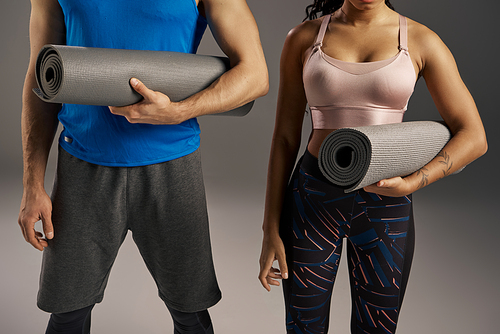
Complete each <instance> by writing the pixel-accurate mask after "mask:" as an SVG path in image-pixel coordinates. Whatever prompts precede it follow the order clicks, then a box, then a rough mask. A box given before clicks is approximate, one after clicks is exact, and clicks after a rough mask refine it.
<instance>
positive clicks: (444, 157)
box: [437, 151, 453, 177]
mask: <svg viewBox="0 0 500 334" xmlns="http://www.w3.org/2000/svg"><path fill="white" fill-rule="evenodd" d="M437 156H438V158H440V159H441V160H439V162H440V163H441V164H443V165H444V167H443V170H442V172H443V177H445V176H448V175H450V174H451V172H450V170H451V168H452V167H453V161H451V158H450V155H449V154H448V153H447V152H446V151H441V152H440V153H439V154H438V155H437Z"/></svg>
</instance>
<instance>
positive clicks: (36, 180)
mask: <svg viewBox="0 0 500 334" xmlns="http://www.w3.org/2000/svg"><path fill="white" fill-rule="evenodd" d="M29 31H30V62H29V66H28V71H27V73H26V78H25V81H24V87H23V106H22V115H21V131H22V140H23V166H24V173H23V185H24V191H23V198H22V202H21V209H20V213H19V220H18V222H19V225H20V226H21V230H22V232H23V235H24V238H25V239H26V241H27V242H29V243H30V244H31V245H33V247H35V248H36V249H38V250H43V247H46V246H47V242H46V241H45V240H44V239H43V238H42V234H41V233H40V232H35V230H34V226H35V223H36V222H37V221H38V220H42V223H43V230H44V232H45V235H46V237H47V238H49V239H51V238H52V237H53V235H54V234H53V228H52V220H51V215H52V203H51V201H50V198H49V196H48V195H47V193H46V192H45V189H44V177H45V168H46V165H47V159H48V156H49V151H50V148H51V145H52V142H53V140H54V135H55V133H56V130H57V124H58V121H57V113H58V111H59V109H60V108H61V106H60V105H57V104H52V103H45V102H42V101H41V100H40V99H39V98H38V97H37V96H36V95H35V94H34V93H33V92H32V89H33V88H35V87H37V85H36V79H35V65H36V58H37V55H38V52H39V51H40V49H41V48H42V46H43V45H44V44H50V43H53V44H65V43H66V38H65V31H66V30H65V25H64V14H63V13H62V10H61V8H60V6H59V3H58V2H57V0H32V1H31V16H30V29H29Z"/></svg>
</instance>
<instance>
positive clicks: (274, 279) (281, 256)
mask: <svg viewBox="0 0 500 334" xmlns="http://www.w3.org/2000/svg"><path fill="white" fill-rule="evenodd" d="M275 260H278V265H279V269H277V268H274V267H273V262H274V261H275ZM259 263H260V273H259V280H260V283H261V284H262V286H263V287H264V288H265V289H266V290H267V291H271V285H275V286H279V285H280V282H279V280H280V279H287V278H288V268H287V265H286V257H285V247H284V246H283V241H281V238H280V237H279V235H277V234H275V235H272V236H269V235H264V240H263V241H262V251H261V253H260V260H259Z"/></svg>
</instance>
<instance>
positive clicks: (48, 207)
mask: <svg viewBox="0 0 500 334" xmlns="http://www.w3.org/2000/svg"><path fill="white" fill-rule="evenodd" d="M39 220H41V221H42V225H43V232H44V234H45V238H44V237H43V234H42V233H41V232H39V231H36V230H35V223H36V222H37V221H39ZM18 222H19V226H21V230H22V232H23V236H24V239H25V240H26V241H27V242H29V243H30V244H31V245H32V246H33V247H35V248H36V249H38V250H40V251H43V248H44V247H47V246H48V243H47V239H52V238H53V237H54V228H53V226H52V201H51V200H50V197H49V196H48V195H47V193H46V192H45V191H39V192H30V191H25V193H24V195H23V199H22V202H21V210H20V212H19V219H18Z"/></svg>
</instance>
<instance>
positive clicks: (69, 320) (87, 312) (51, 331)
mask: <svg viewBox="0 0 500 334" xmlns="http://www.w3.org/2000/svg"><path fill="white" fill-rule="evenodd" d="M93 308H94V305H90V306H87V307H84V308H82V309H79V310H76V311H71V312H66V313H53V314H51V316H50V320H49V324H48V325H47V330H46V331H45V334H62V333H64V334H89V333H90V316H91V313H92V309H93Z"/></svg>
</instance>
